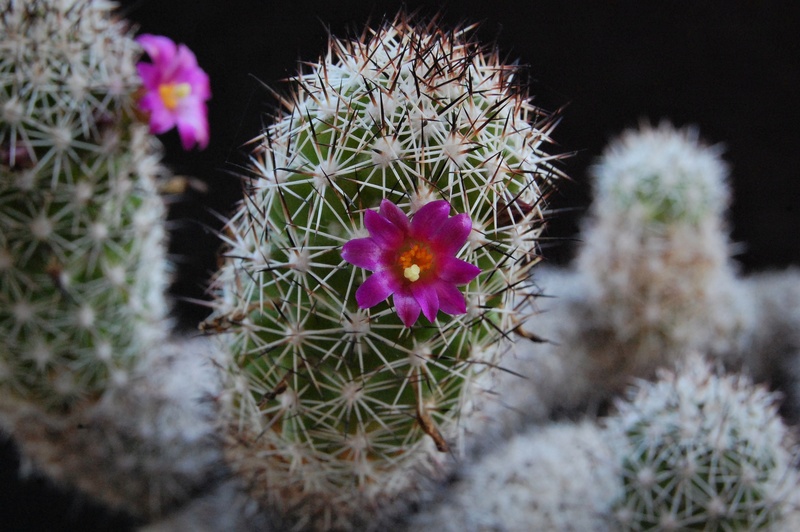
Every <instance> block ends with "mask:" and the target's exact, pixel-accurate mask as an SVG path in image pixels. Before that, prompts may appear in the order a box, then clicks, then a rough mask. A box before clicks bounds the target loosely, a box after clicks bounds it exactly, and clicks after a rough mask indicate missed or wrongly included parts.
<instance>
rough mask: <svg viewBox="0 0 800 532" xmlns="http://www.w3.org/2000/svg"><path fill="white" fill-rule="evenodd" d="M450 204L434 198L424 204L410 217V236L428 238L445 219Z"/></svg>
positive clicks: (419, 238)
mask: <svg viewBox="0 0 800 532" xmlns="http://www.w3.org/2000/svg"><path fill="white" fill-rule="evenodd" d="M448 214H450V204H449V203H447V202H446V201H445V200H436V201H432V202H430V203H427V204H425V205H424V206H423V207H422V208H421V209H420V210H418V211H417V213H416V214H415V215H414V218H412V219H411V236H412V237H413V238H415V239H417V240H425V241H428V240H430V239H431V238H432V237H433V236H434V235H435V234H436V233H438V232H439V230H440V229H441V228H442V225H443V224H444V223H445V222H446V221H447V215H448Z"/></svg>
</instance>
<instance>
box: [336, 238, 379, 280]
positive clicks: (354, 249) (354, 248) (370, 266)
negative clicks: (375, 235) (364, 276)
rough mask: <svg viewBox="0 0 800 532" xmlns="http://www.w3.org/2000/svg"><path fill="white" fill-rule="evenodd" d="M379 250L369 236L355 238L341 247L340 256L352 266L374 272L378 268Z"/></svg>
mask: <svg viewBox="0 0 800 532" xmlns="http://www.w3.org/2000/svg"><path fill="white" fill-rule="evenodd" d="M381 251H382V250H381V248H380V246H378V244H376V243H375V241H374V240H372V239H371V238H356V239H354V240H351V241H349V242H347V243H346V244H345V245H344V246H343V247H342V258H343V259H344V260H346V261H347V262H349V263H350V264H352V265H354V266H358V267H359V268H364V269H365V270H369V271H371V272H374V271H375V270H379V269H380V266H381V263H380V259H381Z"/></svg>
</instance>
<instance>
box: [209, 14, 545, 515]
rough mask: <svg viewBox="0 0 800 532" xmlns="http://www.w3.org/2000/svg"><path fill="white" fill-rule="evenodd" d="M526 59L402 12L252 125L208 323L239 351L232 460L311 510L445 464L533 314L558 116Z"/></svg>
mask: <svg viewBox="0 0 800 532" xmlns="http://www.w3.org/2000/svg"><path fill="white" fill-rule="evenodd" d="M515 70H516V68H515V67H510V66H506V65H503V64H501V63H500V62H499V59H498V57H497V55H496V53H494V52H491V51H488V50H486V49H484V48H482V47H481V46H479V45H478V44H477V43H475V42H474V41H473V40H472V37H471V36H470V31H469V28H461V29H458V30H455V31H444V30H442V29H439V28H438V27H437V25H436V24H435V23H431V24H429V25H427V26H426V25H419V24H416V23H414V22H412V21H410V20H409V19H408V18H407V17H405V16H403V15H401V16H399V17H397V18H396V19H394V20H393V21H389V22H387V23H385V24H383V25H382V26H381V27H380V28H378V29H376V30H367V31H366V32H365V33H364V34H363V35H362V36H361V37H359V38H357V39H352V40H338V39H331V41H330V44H329V48H328V51H327V53H326V54H325V56H323V57H322V58H321V59H320V61H319V62H317V63H310V64H309V65H308V68H307V69H306V72H305V73H301V74H300V75H298V76H297V77H296V78H294V79H292V80H291V88H292V90H291V93H290V94H289V95H288V96H283V97H281V100H280V102H281V105H282V109H281V112H280V113H279V115H278V116H277V117H276V119H275V121H274V123H273V124H272V125H270V126H268V127H267V128H266V129H265V130H264V132H263V133H262V134H261V135H260V136H259V137H257V138H256V139H255V140H254V142H253V144H254V145H255V149H254V151H253V152H252V175H251V176H250V178H249V179H247V181H246V182H247V188H246V197H245V199H244V201H243V202H242V203H241V205H240V206H239V208H238V210H237V211H236V212H235V214H234V215H233V216H232V218H231V220H230V222H229V223H228V225H227V228H226V231H225V233H224V239H225V241H226V244H227V250H226V252H225V257H226V260H225V263H224V265H223V267H222V269H221V271H220V273H219V274H218V276H217V277H216V281H215V285H214V286H215V289H216V293H217V298H216V302H215V312H214V314H213V315H212V316H211V317H210V318H209V320H207V321H206V322H205V324H204V326H203V327H204V329H205V330H206V331H209V332H211V331H216V332H219V333H220V334H219V336H220V338H221V340H222V342H223V343H224V345H225V347H226V349H227V350H228V351H229V352H230V353H232V358H233V362H232V365H231V369H230V384H229V391H230V393H229V394H228V397H229V408H230V411H231V414H232V417H233V421H232V426H233V431H232V432H233V438H232V440H231V441H232V443H231V444H230V445H229V456H230V459H231V462H232V463H233V464H234V468H235V469H236V470H237V471H238V472H239V474H240V475H242V476H244V477H246V478H248V479H249V484H250V486H251V488H252V490H253V492H254V493H255V494H256V496H257V497H258V498H259V499H260V500H262V501H269V502H271V503H275V504H276V507H277V508H279V509H280V510H281V511H282V512H284V513H285V515H286V516H288V517H287V519H289V522H290V523H291V526H296V527H303V526H311V527H317V528H327V527H331V526H333V527H341V528H348V527H351V526H355V525H354V523H355V521H354V519H355V516H354V513H353V509H354V508H356V507H358V506H359V505H361V506H360V514H361V515H362V516H365V515H366V513H368V512H366V511H364V510H365V508H369V507H380V506H381V505H384V504H388V503H389V500H390V498H392V497H396V496H399V495H400V494H401V493H402V492H404V491H407V490H408V489H409V487H410V486H414V485H415V484H416V483H418V482H422V480H423V478H425V477H427V476H429V475H431V474H435V472H436V471H438V470H439V469H440V468H441V466H442V464H443V462H444V461H445V459H446V458H447V457H448V456H449V454H448V451H451V452H455V451H457V450H458V448H459V446H460V439H459V437H458V427H459V416H460V413H461V406H462V405H463V404H464V402H465V400H466V398H465V396H464V393H463V392H464V390H465V388H466V387H465V384H466V383H468V382H470V380H471V378H472V376H473V375H474V374H476V373H479V372H481V371H484V370H486V369H487V368H489V367H494V366H496V365H497V364H499V363H500V357H501V355H502V354H503V353H504V351H505V350H507V349H508V346H509V345H510V342H512V341H513V340H514V331H515V329H516V328H517V327H518V325H519V324H520V322H521V321H523V320H524V319H525V318H526V313H525V312H522V311H520V309H522V308H529V307H528V306H526V305H524V303H526V302H527V300H528V299H529V298H531V297H532V296H533V293H534V291H535V290H534V289H533V287H532V282H531V280H530V273H531V267H532V266H534V265H535V264H536V263H537V261H538V260H539V253H538V247H537V237H538V236H539V234H540V231H541V228H542V218H543V216H542V213H543V208H544V203H543V201H544V197H545V195H546V191H547V189H548V188H549V187H550V186H551V183H552V181H553V180H554V178H555V177H557V175H558V171H557V170H556V169H555V168H554V166H553V161H554V159H556V158H557V157H556V156H552V155H548V154H546V153H545V152H544V151H543V146H544V145H545V144H547V143H548V142H549V140H550V139H549V135H550V132H551V130H552V128H553V126H554V125H555V122H556V121H555V119H554V115H552V114H547V113H545V112H543V111H541V110H540V109H538V108H536V107H534V106H533V105H531V104H530V103H529V101H528V98H527V97H526V95H525V94H524V93H522V92H520V90H519V89H518V87H517V86H516V80H515V77H514V75H515ZM367 270H369V271H372V274H371V275H369V273H368V271H367ZM384 300H386V301H384ZM439 310H441V311H442V312H438V315H437V311H439ZM420 313H422V314H423V315H424V316H425V317H424V318H421V317H419V315H420Z"/></svg>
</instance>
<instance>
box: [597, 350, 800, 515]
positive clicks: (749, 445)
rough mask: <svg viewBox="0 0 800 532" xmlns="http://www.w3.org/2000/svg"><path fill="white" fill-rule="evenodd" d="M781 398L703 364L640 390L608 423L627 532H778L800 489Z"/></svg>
mask: <svg viewBox="0 0 800 532" xmlns="http://www.w3.org/2000/svg"><path fill="white" fill-rule="evenodd" d="M778 402H779V401H778V397H777V395H776V394H773V393H769V392H768V391H767V390H766V389H765V388H763V387H760V386H753V385H752V384H751V382H750V381H749V379H747V378H746V377H743V376H718V375H716V374H715V372H714V371H713V370H712V369H711V366H710V364H709V363H707V362H705V361H704V360H703V359H702V358H701V357H699V356H693V357H690V358H688V359H687V360H686V363H685V367H683V368H681V369H680V371H679V372H677V373H669V372H666V371H664V372H662V375H661V378H660V379H659V380H658V381H657V382H655V383H641V384H640V385H639V387H638V389H635V390H634V392H633V394H632V396H631V398H630V402H620V403H619V404H618V412H617V413H616V414H615V415H614V416H612V417H611V418H610V419H609V420H608V424H609V426H610V430H611V431H612V432H614V433H616V434H618V435H620V436H621V439H622V441H624V443H623V444H621V445H619V446H618V448H617V449H616V450H617V453H618V456H619V461H620V466H621V474H622V483H623V489H624V495H623V496H622V497H620V499H619V500H618V501H617V503H616V505H615V516H616V518H617V520H618V523H619V526H621V527H622V528H623V529H625V530H652V529H658V530H758V529H770V528H774V527H776V526H778V524H779V523H780V522H781V521H780V520H781V519H782V517H783V516H784V514H785V513H786V511H787V510H788V502H789V500H790V495H791V493H792V490H797V488H798V475H797V472H796V470H795V464H794V458H793V456H794V452H795V449H793V447H794V446H795V445H796V444H795V443H794V439H793V438H792V437H791V435H790V433H789V431H788V429H787V428H786V426H785V425H784V423H783V421H782V420H781V418H780V417H779V416H778V413H777V404H778Z"/></svg>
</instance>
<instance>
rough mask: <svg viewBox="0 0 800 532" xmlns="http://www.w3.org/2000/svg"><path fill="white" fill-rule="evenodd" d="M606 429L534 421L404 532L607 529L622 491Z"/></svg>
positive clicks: (463, 475) (469, 467)
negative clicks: (411, 531) (613, 507)
mask: <svg viewBox="0 0 800 532" xmlns="http://www.w3.org/2000/svg"><path fill="white" fill-rule="evenodd" d="M612 457H613V452H612V449H611V446H610V445H609V441H608V439H607V437H606V434H605V433H604V431H603V430H601V428H600V427H599V426H598V425H597V424H596V423H594V422H592V421H582V422H580V423H578V424H573V423H564V422H562V423H554V424H551V425H547V426H542V425H538V426H537V425H534V426H532V427H530V428H529V429H528V430H527V431H525V432H523V433H520V434H517V435H515V436H513V437H512V438H510V439H509V440H508V441H504V442H497V444H496V446H495V448H494V449H492V450H491V451H490V452H488V453H487V454H486V455H485V456H483V457H481V458H480V459H479V460H477V461H476V462H475V463H473V464H466V465H465V466H464V468H463V471H460V472H459V475H458V476H457V479H456V481H455V482H454V483H453V485H451V486H449V488H448V490H447V491H446V492H445V493H444V494H442V495H440V496H439V497H438V498H435V499H434V500H433V501H432V502H431V503H429V504H428V505H427V507H424V508H423V509H422V511H421V512H420V513H419V514H418V515H415V516H413V517H412V518H411V519H410V522H409V523H408V525H409V526H408V527H407V529H408V530H441V531H443V532H444V531H450V532H457V531H461V530H559V531H563V532H569V531H584V530H592V531H594V532H602V531H610V530H613V529H614V528H613V527H612V526H611V522H610V520H609V519H608V517H609V514H610V512H609V508H610V507H611V504H612V503H613V502H614V500H615V498H617V497H618V496H619V494H620V491H621V483H620V482H619V478H618V475H617V468H616V467H615V465H614V463H613V458H612Z"/></svg>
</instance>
